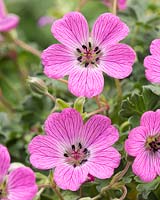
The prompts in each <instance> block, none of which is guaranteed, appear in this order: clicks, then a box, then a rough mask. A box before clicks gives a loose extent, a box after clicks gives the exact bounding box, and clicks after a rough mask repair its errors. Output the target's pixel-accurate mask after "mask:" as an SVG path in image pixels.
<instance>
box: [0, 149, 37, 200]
mask: <svg viewBox="0 0 160 200" xmlns="http://www.w3.org/2000/svg"><path fill="white" fill-rule="evenodd" d="M9 167H10V155H9V153H8V150H7V148H6V147H4V146H3V145H0V199H1V200H22V199H25V200H32V199H33V197H34V196H35V195H36V192H37V185H36V183H35V176H34V173H33V171H32V170H31V169H30V168H28V167H18V168H16V169H14V170H13V171H11V172H10V173H8V169H9Z"/></svg>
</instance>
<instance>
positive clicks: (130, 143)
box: [125, 126, 148, 156]
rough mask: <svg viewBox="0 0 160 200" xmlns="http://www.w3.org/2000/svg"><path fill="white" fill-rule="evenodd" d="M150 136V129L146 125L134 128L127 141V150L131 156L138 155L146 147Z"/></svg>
mask: <svg viewBox="0 0 160 200" xmlns="http://www.w3.org/2000/svg"><path fill="white" fill-rule="evenodd" d="M147 136H148V129H147V128H146V127H144V126H138V127H136V128H134V129H132V130H131V131H130V133H129V136H128V139H127V140H126V141H125V150H126V152H127V153H128V154H129V155H131V156H137V155H138V154H139V153H140V152H143V151H144V149H145V143H146V139H147Z"/></svg>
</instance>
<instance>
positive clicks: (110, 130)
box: [29, 108, 120, 191]
mask: <svg viewBox="0 0 160 200" xmlns="http://www.w3.org/2000/svg"><path fill="white" fill-rule="evenodd" d="M44 129H45V132H46V135H39V136H36V137H35V138H34V139H33V140H32V141H31V142H30V144H29V152H30V154H31V156H30V162H31V163H32V165H33V166H34V167H36V168H38V169H42V170H47V169H55V170H54V180H55V182H56V184H57V185H58V186H59V187H60V188H62V189H64V190H67V189H69V190H72V191H75V190H78V189H79V187H80V185H81V184H82V183H84V182H85V181H88V179H89V178H90V177H92V176H94V177H97V178H100V179H106V178H110V177H111V176H112V174H113V173H114V168H117V167H118V166H119V163H120V154H119V153H118V151H117V150H116V149H115V148H113V147H112V146H111V145H112V144H114V143H115V142H116V141H117V140H118V137H119V135H118V131H117V129H116V128H115V127H114V126H112V125H111V120H110V119H109V118H108V117H105V116H102V115H95V116H93V117H91V118H90V119H89V120H88V121H87V122H86V123H85V124H84V125H83V120H82V117H81V116H80V114H79V113H78V112H77V111H76V110H74V109H72V108H68V109H64V110H63V111H62V112H61V113H53V114H51V115H50V116H49V117H48V118H47V120H46V122H45V126H44ZM88 175H89V177H88ZM92 179H93V177H92Z"/></svg>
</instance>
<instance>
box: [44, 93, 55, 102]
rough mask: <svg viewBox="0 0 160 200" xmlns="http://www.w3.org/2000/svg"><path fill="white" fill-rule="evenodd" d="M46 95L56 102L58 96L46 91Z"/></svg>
mask: <svg viewBox="0 0 160 200" xmlns="http://www.w3.org/2000/svg"><path fill="white" fill-rule="evenodd" d="M45 95H46V96H48V97H49V98H50V99H51V100H52V101H53V102H54V103H55V102H56V97H54V96H53V95H52V94H50V93H49V92H47V93H45Z"/></svg>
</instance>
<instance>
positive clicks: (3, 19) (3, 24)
mask: <svg viewBox="0 0 160 200" xmlns="http://www.w3.org/2000/svg"><path fill="white" fill-rule="evenodd" d="M18 23H19V17H18V16H17V15H14V14H7V12H6V9H5V5H4V2H3V0H0V32H7V31H10V30H11V29H13V28H15V27H17V25H18Z"/></svg>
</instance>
